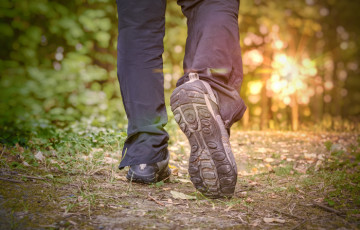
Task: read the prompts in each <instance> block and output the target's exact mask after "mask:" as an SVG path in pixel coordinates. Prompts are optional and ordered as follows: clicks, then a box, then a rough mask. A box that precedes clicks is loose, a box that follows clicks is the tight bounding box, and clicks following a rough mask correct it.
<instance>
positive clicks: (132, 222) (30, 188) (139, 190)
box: [0, 131, 360, 229]
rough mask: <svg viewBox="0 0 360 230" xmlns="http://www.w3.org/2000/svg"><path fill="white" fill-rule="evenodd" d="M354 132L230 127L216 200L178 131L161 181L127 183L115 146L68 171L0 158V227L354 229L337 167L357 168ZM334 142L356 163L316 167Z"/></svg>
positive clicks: (358, 206)
mask: <svg viewBox="0 0 360 230" xmlns="http://www.w3.org/2000/svg"><path fill="white" fill-rule="evenodd" d="M358 138H359V136H358V134H349V133H320V134H315V133H307V132H303V133H301V132H254V131H252V132H240V131H238V132H233V133H232V137H231V144H232V148H233V151H234V153H235V157H236V159H237V164H238V169H239V177H238V183H237V187H236V192H235V195H234V197H233V198H231V199H218V200H211V199H207V198H205V197H203V196H202V195H201V194H199V193H197V192H196V191H195V189H194V187H193V185H192V184H191V182H190V181H189V179H188V174H187V163H188V162H187V160H188V153H189V151H188V150H189V148H188V146H187V141H186V139H185V137H184V136H183V135H182V134H181V133H180V132H179V134H178V135H175V136H174V137H173V139H172V140H171V141H172V142H171V145H170V146H171V147H170V152H171V162H170V164H171V167H172V170H173V175H172V176H171V178H170V182H168V183H163V182H159V183H157V184H153V185H138V184H134V183H128V182H127V181H126V180H124V175H125V173H126V172H125V171H118V170H116V166H117V161H118V160H117V158H118V156H117V153H105V154H104V157H103V158H101V162H102V164H97V165H93V167H92V168H89V167H87V168H86V169H84V170H82V171H81V170H79V171H76V172H72V173H64V172H62V171H59V170H55V169H54V168H52V167H50V166H49V165H46V164H42V165H41V167H38V168H29V167H28V168H25V169H12V168H10V167H8V166H5V165H2V167H1V169H0V170H1V171H0V178H1V180H0V229H127V228H129V229H149V228H159V229H184V228H185V229H218V228H225V229H239V228H241V229H313V228H314V229H319V228H325V229H337V228H340V227H343V228H345V229H356V228H359V227H360V212H359V210H360V202H359V201H358V200H356V194H353V193H354V192H355V193H356V192H358V191H360V185H359V183H358V184H357V183H356V178H355V179H354V181H352V180H350V179H349V178H347V177H346V175H347V174H349V173H350V174H354V175H360V174H359V168H360V165H359V163H358V162H357V161H354V159H355V158H354V156H353V155H354V154H355V153H354V152H351V151H352V150H351V149H352V148H355V147H354V146H358V142H357V141H358ZM327 145H328V148H326V146H327ZM335 150H336V151H337V152H341V153H342V154H343V155H345V156H346V157H348V158H349V159H352V161H350V162H355V164H357V165H354V166H352V167H350V168H349V167H344V169H343V171H342V170H339V169H337V170H335V169H334V170H332V169H331V170H330V169H326V170H325V169H324V167H328V164H327V163H326V162H328V159H331V155H332V153H334V152H335ZM94 151H95V152H96V151H100V150H94ZM354 151H355V150H354ZM93 156H94V154H90V155H89V156H85V158H86V159H90V158H91V157H93ZM2 158H9V156H7V155H6V154H3V155H2ZM7 160H8V159H7ZM342 179H343V180H348V181H345V183H344V186H345V187H342V186H337V185H339V183H340V182H339V181H341V180H342ZM346 184H347V185H348V186H349V187H346V186H347V185H346Z"/></svg>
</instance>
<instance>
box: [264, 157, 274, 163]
mask: <svg viewBox="0 0 360 230" xmlns="http://www.w3.org/2000/svg"><path fill="white" fill-rule="evenodd" d="M264 161H265V162H267V163H271V162H274V159H273V158H271V157H267V158H265V159H264Z"/></svg>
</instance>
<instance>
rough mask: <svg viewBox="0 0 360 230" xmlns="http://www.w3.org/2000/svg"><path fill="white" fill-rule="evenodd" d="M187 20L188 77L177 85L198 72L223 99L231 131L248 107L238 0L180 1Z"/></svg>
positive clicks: (221, 111)
mask: <svg viewBox="0 0 360 230" xmlns="http://www.w3.org/2000/svg"><path fill="white" fill-rule="evenodd" d="M178 4H179V5H181V8H182V11H183V13H184V15H185V16H186V17H187V24H188V38H187V40H186V49H185V57H184V72H185V75H184V76H183V77H182V78H181V79H180V80H179V81H178V83H177V86H180V85H182V84H183V83H185V82H186V81H188V79H189V78H188V74H189V73H190V72H195V73H198V74H199V76H200V79H202V80H204V81H206V82H208V83H209V84H210V85H211V87H212V89H213V90H214V91H216V94H217V96H218V98H219V103H220V104H221V107H220V114H221V117H222V119H223V120H224V122H225V126H226V128H227V129H230V127H231V125H232V124H233V123H234V122H236V121H238V120H240V119H241V117H242V116H243V114H244V112H245V110H246V106H245V104H244V101H243V100H242V99H241V98H240V96H239V91H240V88H241V84H242V80H243V69H242V59H241V49H240V43H239V27H238V12H239V1H238V0H206V1H204V0H191V1H189V0H178Z"/></svg>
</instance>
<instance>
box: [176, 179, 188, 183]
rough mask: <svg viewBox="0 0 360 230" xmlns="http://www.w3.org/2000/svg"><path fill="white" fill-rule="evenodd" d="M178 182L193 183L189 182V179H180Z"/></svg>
mask: <svg viewBox="0 0 360 230" xmlns="http://www.w3.org/2000/svg"><path fill="white" fill-rule="evenodd" d="M177 180H178V181H180V182H182V183H191V181H190V180H187V179H181V178H179V179H177Z"/></svg>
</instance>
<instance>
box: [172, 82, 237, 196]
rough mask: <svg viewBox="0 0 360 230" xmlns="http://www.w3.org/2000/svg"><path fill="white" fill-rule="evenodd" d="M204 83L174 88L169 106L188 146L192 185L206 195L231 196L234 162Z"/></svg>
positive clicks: (217, 111)
mask: <svg viewBox="0 0 360 230" xmlns="http://www.w3.org/2000/svg"><path fill="white" fill-rule="evenodd" d="M206 84H207V83H206V82H203V81H201V80H195V81H191V82H189V83H185V84H183V85H181V86H180V87H178V88H176V89H175V90H174V92H173V94H172V96H171V102H170V103H171V110H172V112H173V113H174V117H175V120H176V122H177V123H178V124H179V126H180V129H181V130H182V131H183V132H184V133H185V135H186V137H187V138H188V140H189V143H190V146H191V153H190V159H189V174H190V180H191V181H192V183H193V184H194V186H195V188H196V189H197V190H199V191H200V192H201V193H203V194H204V195H205V196H207V197H210V198H220V197H231V196H232V195H233V194H234V190H235V185H236V180H237V168H236V162H235V159H234V156H233V153H232V151H231V147H230V142H229V136H228V134H227V131H226V129H225V126H224V123H223V121H222V119H221V117H220V114H219V109H218V106H217V105H216V102H213V99H214V94H213V93H212V92H209V90H211V88H210V86H209V85H206Z"/></svg>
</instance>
